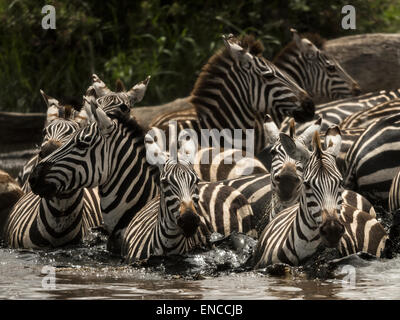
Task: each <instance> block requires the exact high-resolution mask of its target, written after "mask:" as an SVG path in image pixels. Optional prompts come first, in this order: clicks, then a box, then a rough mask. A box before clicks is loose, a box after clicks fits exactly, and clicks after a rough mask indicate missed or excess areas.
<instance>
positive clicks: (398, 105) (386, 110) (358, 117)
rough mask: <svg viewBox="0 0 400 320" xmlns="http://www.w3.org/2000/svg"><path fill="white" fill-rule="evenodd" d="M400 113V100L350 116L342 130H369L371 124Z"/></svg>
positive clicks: (341, 126)
mask: <svg viewBox="0 0 400 320" xmlns="http://www.w3.org/2000/svg"><path fill="white" fill-rule="evenodd" d="M399 113H400V99H394V100H391V101H388V102H384V103H380V104H378V105H376V106H373V107H371V108H368V109H366V110H361V111H359V112H356V113H354V114H352V115H351V116H348V117H347V118H346V119H344V120H343V121H342V122H341V124H340V128H341V129H353V128H367V127H368V126H369V125H370V124H372V123H374V122H376V121H378V120H380V119H383V118H385V117H389V116H391V115H396V114H399Z"/></svg>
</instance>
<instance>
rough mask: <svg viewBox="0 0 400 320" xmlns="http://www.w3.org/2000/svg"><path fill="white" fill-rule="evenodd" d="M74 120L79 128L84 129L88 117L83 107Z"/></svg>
mask: <svg viewBox="0 0 400 320" xmlns="http://www.w3.org/2000/svg"><path fill="white" fill-rule="evenodd" d="M74 120H75V122H77V123H78V124H79V127H81V128H83V127H85V126H86V125H87V124H88V123H89V115H88V113H87V111H86V109H85V108H84V107H83V108H82V109H81V111H79V112H78V113H76V115H75V116H74Z"/></svg>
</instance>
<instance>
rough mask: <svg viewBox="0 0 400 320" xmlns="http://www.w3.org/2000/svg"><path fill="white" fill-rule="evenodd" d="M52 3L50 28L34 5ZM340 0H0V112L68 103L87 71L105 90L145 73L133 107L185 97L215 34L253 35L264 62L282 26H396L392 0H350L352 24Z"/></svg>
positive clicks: (75, 99)
mask: <svg viewBox="0 0 400 320" xmlns="http://www.w3.org/2000/svg"><path fill="white" fill-rule="evenodd" d="M45 4H51V5H53V6H55V8H56V12H57V19H56V27H57V29H56V30H43V29H42V28H41V21H42V18H43V16H44V15H43V14H42V13H41V8H42V7H43V6H44V5H45ZM345 4H348V1H346V0H337V1H320V0H318V1H317V0H290V1H279V0H269V1H260V0H250V1H249V0H246V1H244V0H243V1H211V0H206V1H197V0H196V1H195V0H190V1H158V0H153V1H152V0H147V1H128V0H111V1H104V2H103V1H95V0H84V1H79V0H72V1H50V0H49V1H33V0H31V1H28V0H13V1H5V0H0V110H9V111H19V112H28V111H29V112H35V111H36V112H40V111H43V109H44V106H43V103H42V100H41V97H40V94H39V89H40V88H42V89H43V90H45V92H46V93H48V94H49V95H52V96H55V97H57V98H59V99H60V100H61V101H64V102H69V103H78V104H79V102H80V100H81V96H82V95H83V94H84V92H85V88H86V87H87V86H88V85H89V83H90V75H91V74H92V73H97V74H98V75H99V76H100V77H101V78H102V79H103V80H104V81H105V82H106V83H108V84H110V87H111V88H113V87H114V83H115V81H116V80H117V79H121V80H122V81H123V82H124V83H125V84H126V85H127V86H131V85H133V84H134V83H136V82H138V81H140V80H143V79H144V78H145V77H146V76H147V75H149V74H150V75H151V76H152V82H151V84H150V86H149V89H148V92H147V94H146V97H145V100H144V101H143V102H142V103H141V105H156V104H161V103H166V102H168V101H171V100H173V99H175V98H178V97H184V96H187V95H188V94H189V93H190V90H191V88H192V86H193V84H194V81H195V79H196V77H197V75H198V73H199V71H200V69H201V67H202V65H203V64H204V63H205V62H206V61H207V59H208V58H209V57H210V55H211V54H212V53H213V52H214V51H215V50H216V49H217V48H218V47H220V46H221V44H222V41H221V35H222V34H224V33H234V34H236V35H237V34H241V33H253V34H255V35H256V36H257V37H258V38H260V39H261V40H262V41H263V43H264V46H265V48H266V50H265V57H267V58H272V57H273V55H274V54H275V53H277V51H278V50H279V49H280V48H281V47H282V46H283V45H285V44H286V43H287V42H288V41H289V40H290V32H289V28H290V27H295V28H297V29H298V30H299V31H300V32H319V33H320V34H321V35H322V36H323V37H325V38H328V39H329V38H335V37H339V36H344V35H351V34H355V33H368V32H397V31H398V30H400V6H399V5H398V0H355V1H352V2H351V4H352V5H354V6H355V8H356V12H357V29H356V30H354V31H353V30H343V29H342V28H341V19H342V17H343V15H342V14H341V8H342V7H343V6H344V5H345Z"/></svg>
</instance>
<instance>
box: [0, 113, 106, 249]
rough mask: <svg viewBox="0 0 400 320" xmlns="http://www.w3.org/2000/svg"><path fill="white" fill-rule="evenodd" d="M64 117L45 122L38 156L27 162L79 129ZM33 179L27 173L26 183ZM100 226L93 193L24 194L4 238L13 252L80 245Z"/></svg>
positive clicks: (68, 117)
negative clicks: (50, 195)
mask: <svg viewBox="0 0 400 320" xmlns="http://www.w3.org/2000/svg"><path fill="white" fill-rule="evenodd" d="M65 109H66V110H67V108H65ZM68 113H69V111H67V112H65V114H63V115H62V116H63V117H66V118H54V119H52V120H51V122H48V124H47V125H46V127H45V128H44V130H43V131H44V138H43V143H42V146H41V149H40V152H39V154H38V155H37V156H36V157H35V158H33V160H32V161H31V162H34V163H35V162H37V161H40V159H41V158H46V157H47V156H48V155H49V154H51V153H52V152H53V151H54V150H56V149H57V148H58V147H60V146H61V145H62V144H63V143H64V142H65V141H66V140H67V139H69V138H70V137H71V135H73V134H74V133H75V132H76V131H77V130H78V129H79V125H78V123H76V122H75V121H74V120H71V119H70V116H69V115H68ZM35 164H36V163H35ZM37 179H38V177H37V175H36V173H35V171H34V170H33V172H30V173H29V181H30V182H32V181H34V180H37ZM26 185H28V184H26ZM102 223H103V221H102V216H101V210H100V199H99V195H98V193H97V190H91V189H82V188H80V189H75V190H73V191H71V192H68V193H63V194H59V195H57V196H55V197H48V198H45V197H41V196H40V195H37V194H34V193H33V192H32V191H28V192H27V193H26V194H25V195H24V196H23V197H22V198H20V200H19V201H18V202H17V203H16V204H15V206H14V207H13V209H12V210H11V212H10V214H9V215H8V217H7V221H6V226H5V228H4V238H5V241H6V243H7V244H8V245H9V246H11V247H13V248H49V247H50V248H52V247H60V246H64V245H69V244H75V243H78V242H80V241H82V240H83V239H84V238H85V236H86V235H87V234H88V232H89V230H90V229H91V228H93V227H99V226H101V225H102Z"/></svg>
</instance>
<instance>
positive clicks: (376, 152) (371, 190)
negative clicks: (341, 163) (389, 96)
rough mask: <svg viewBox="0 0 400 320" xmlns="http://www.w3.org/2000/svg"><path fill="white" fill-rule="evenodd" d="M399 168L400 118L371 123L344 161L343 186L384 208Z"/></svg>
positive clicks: (387, 118) (399, 116) (397, 116)
mask: <svg viewBox="0 0 400 320" xmlns="http://www.w3.org/2000/svg"><path fill="white" fill-rule="evenodd" d="M399 167H400V115H392V116H389V117H386V118H383V119H381V120H379V121H377V122H375V123H372V124H371V125H370V126H369V127H368V128H366V130H365V131H364V132H363V133H362V134H361V135H360V137H359V138H358V139H357V140H356V141H355V142H354V144H353V145H352V147H351V148H350V149H349V150H348V152H347V154H346V157H345V169H346V174H345V185H346V187H347V188H350V189H352V190H356V191H357V192H359V193H361V194H362V195H363V196H365V197H366V198H367V199H368V200H370V201H371V202H374V203H377V204H380V205H382V206H384V207H387V205H388V198H389V190H390V186H391V184H392V180H393V177H395V176H396V174H397V172H398V168H399Z"/></svg>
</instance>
